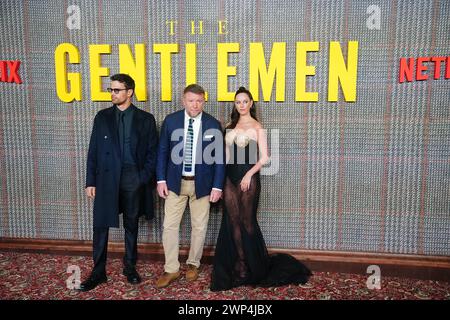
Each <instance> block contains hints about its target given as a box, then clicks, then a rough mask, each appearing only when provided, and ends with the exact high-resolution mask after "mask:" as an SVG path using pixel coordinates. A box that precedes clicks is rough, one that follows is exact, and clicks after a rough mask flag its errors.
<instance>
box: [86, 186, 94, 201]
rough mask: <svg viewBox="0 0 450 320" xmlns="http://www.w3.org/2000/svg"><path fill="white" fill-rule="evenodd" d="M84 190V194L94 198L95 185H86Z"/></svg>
mask: <svg viewBox="0 0 450 320" xmlns="http://www.w3.org/2000/svg"><path fill="white" fill-rule="evenodd" d="M84 191H85V192H86V195H87V196H88V198H89V199H94V198H95V187H86V189H84Z"/></svg>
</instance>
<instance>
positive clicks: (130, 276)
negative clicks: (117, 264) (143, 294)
mask: <svg viewBox="0 0 450 320" xmlns="http://www.w3.org/2000/svg"><path fill="white" fill-rule="evenodd" d="M123 275H124V276H126V277H127V281H128V282H129V283H131V284H138V283H140V282H141V281H142V280H141V277H140V276H139V273H137V271H136V269H135V268H129V269H128V268H126V269H123Z"/></svg>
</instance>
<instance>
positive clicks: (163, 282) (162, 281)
mask: <svg viewBox="0 0 450 320" xmlns="http://www.w3.org/2000/svg"><path fill="white" fill-rule="evenodd" d="M180 274H181V272H180V271H178V272H173V273H169V272H164V273H163V275H162V276H161V277H160V278H159V279H158V281H156V287H158V288H164V287H167V286H168V285H169V284H170V283H171V282H173V281H175V280H177V279H178V278H179V277H180Z"/></svg>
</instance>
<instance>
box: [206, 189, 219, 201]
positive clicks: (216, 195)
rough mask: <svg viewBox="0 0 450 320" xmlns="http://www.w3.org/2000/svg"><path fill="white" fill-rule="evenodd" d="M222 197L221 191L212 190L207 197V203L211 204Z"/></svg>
mask: <svg viewBox="0 0 450 320" xmlns="http://www.w3.org/2000/svg"><path fill="white" fill-rule="evenodd" d="M221 196H222V191H219V190H216V189H212V190H211V194H210V195H209V201H211V202H213V203H214V202H217V201H219V199H220V197H221Z"/></svg>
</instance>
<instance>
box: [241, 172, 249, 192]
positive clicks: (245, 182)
mask: <svg viewBox="0 0 450 320" xmlns="http://www.w3.org/2000/svg"><path fill="white" fill-rule="evenodd" d="M251 181H252V175H250V174H248V173H247V174H246V175H245V176H244V177H243V178H242V180H241V184H240V185H241V190H242V191H243V192H246V191H248V189H250V182H251Z"/></svg>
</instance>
